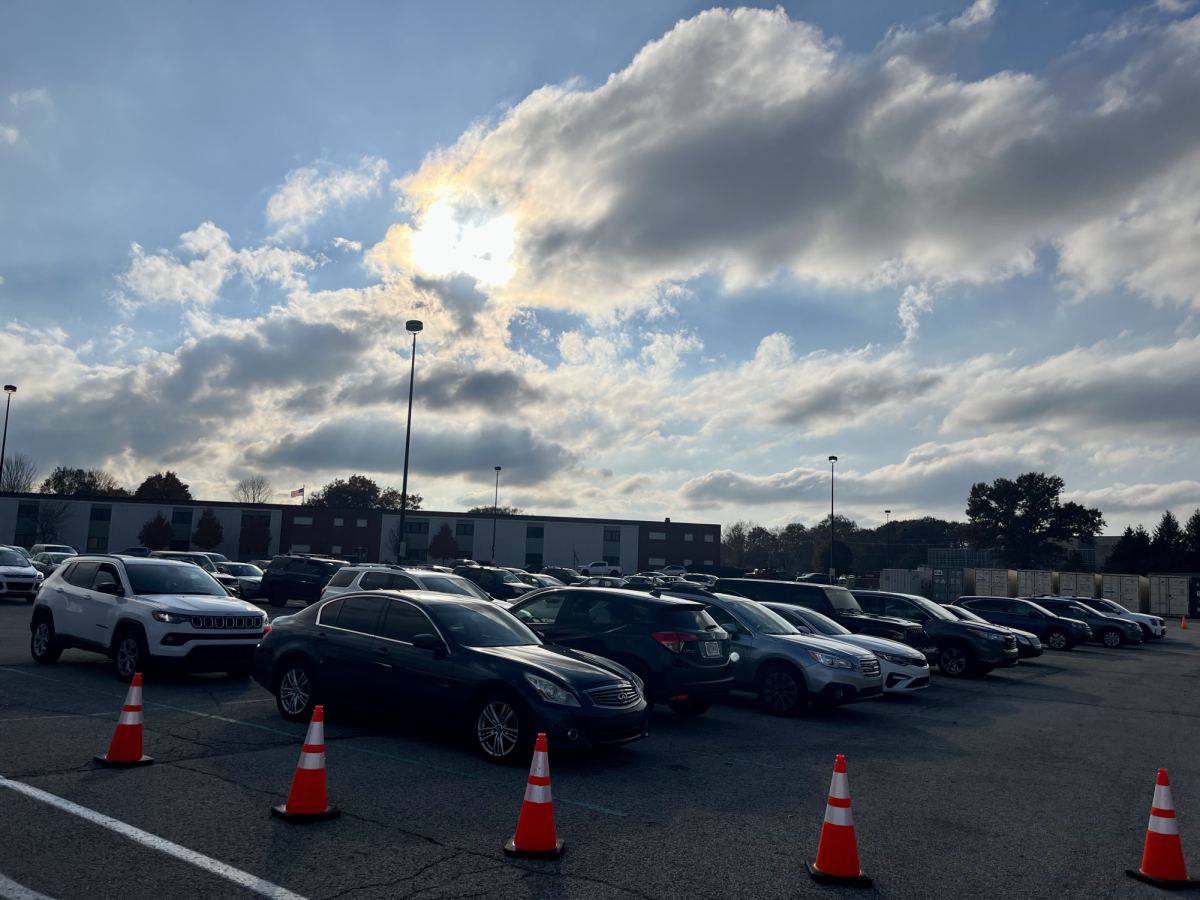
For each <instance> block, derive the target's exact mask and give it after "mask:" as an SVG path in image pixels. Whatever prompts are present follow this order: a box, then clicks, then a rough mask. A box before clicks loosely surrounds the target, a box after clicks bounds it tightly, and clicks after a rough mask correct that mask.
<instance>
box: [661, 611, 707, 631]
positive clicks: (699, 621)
mask: <svg viewBox="0 0 1200 900" xmlns="http://www.w3.org/2000/svg"><path fill="white" fill-rule="evenodd" d="M655 619H656V620H657V622H658V624H660V625H663V626H666V627H668V628H671V629H685V630H689V631H716V630H717V628H718V627H719V626H718V625H717V621H716V619H714V618H713V617H712V616H710V615H709V614H708V613H706V612H705V611H704V608H703V607H700V606H690V607H684V608H682V609H680V608H678V607H672V608H669V609H663V610H660V611H659V613H658V615H657V616H656V617H655Z"/></svg>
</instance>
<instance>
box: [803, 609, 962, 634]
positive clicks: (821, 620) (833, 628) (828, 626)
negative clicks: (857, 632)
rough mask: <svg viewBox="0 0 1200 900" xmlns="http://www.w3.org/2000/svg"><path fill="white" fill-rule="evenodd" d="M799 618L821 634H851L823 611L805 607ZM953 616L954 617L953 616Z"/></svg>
mask: <svg viewBox="0 0 1200 900" xmlns="http://www.w3.org/2000/svg"><path fill="white" fill-rule="evenodd" d="M794 615H796V616H797V617H798V618H801V619H803V620H804V621H806V622H808V623H810V624H811V625H812V627H813V630H814V631H818V632H820V633H821V634H850V629H849V628H847V627H846V626H845V625H839V624H838V623H837V622H835V621H833V619H831V618H829V616H824V615H821V613H819V612H817V611H816V610H812V609H805V610H802V611H798V612H796V613H794ZM951 618H954V617H953V616H951Z"/></svg>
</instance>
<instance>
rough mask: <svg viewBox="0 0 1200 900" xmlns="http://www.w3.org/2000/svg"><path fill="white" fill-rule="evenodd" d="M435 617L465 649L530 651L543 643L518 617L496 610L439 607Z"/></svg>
mask: <svg viewBox="0 0 1200 900" xmlns="http://www.w3.org/2000/svg"><path fill="white" fill-rule="evenodd" d="M436 615H437V618H438V621H439V622H440V623H441V625H442V627H443V628H445V629H446V630H447V631H449V632H450V634H452V635H453V636H454V639H455V640H456V641H458V642H459V643H460V644H462V645H463V646H464V647H528V646H532V645H536V644H540V643H541V641H540V640H538V636H537V635H536V634H534V633H533V632H532V631H530V630H529V629H528V628H526V627H525V626H524V625H523V624H522V623H521V622H520V621H519V620H518V619H517V618H516V617H515V616H513V615H512V614H511V613H508V612H505V611H504V610H502V609H500V608H499V607H497V606H491V605H488V606H476V605H475V604H474V603H463V604H452V603H440V604H438V607H437V611H436Z"/></svg>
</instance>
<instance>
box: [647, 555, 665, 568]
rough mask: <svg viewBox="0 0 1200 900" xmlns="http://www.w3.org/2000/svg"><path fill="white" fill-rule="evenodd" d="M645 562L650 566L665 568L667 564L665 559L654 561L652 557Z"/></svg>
mask: <svg viewBox="0 0 1200 900" xmlns="http://www.w3.org/2000/svg"><path fill="white" fill-rule="evenodd" d="M646 562H648V563H650V565H652V566H665V565H666V564H667V561H666V560H665V559H655V558H654V557H653V556H652V557H650V558H649V559H648V560H646Z"/></svg>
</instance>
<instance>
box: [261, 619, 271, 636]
mask: <svg viewBox="0 0 1200 900" xmlns="http://www.w3.org/2000/svg"><path fill="white" fill-rule="evenodd" d="M270 633H271V623H270V622H268V623H267V624H266V625H264V626H263V633H262V636H263V637H266V636H267V635H268V634H270Z"/></svg>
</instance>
